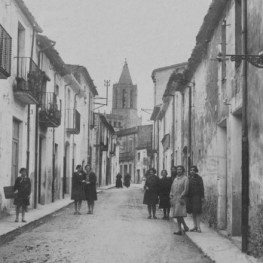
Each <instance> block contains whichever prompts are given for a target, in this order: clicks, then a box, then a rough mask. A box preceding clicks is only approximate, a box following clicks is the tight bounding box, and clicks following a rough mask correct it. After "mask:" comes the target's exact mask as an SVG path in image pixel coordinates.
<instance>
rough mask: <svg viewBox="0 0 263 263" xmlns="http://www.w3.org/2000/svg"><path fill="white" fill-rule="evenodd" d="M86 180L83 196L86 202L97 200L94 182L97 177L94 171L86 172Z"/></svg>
mask: <svg viewBox="0 0 263 263" xmlns="http://www.w3.org/2000/svg"><path fill="white" fill-rule="evenodd" d="M86 180H87V181H89V182H90V183H89V184H85V197H86V200H87V201H88V202H93V201H95V200H97V189H96V183H97V177H96V175H95V173H93V172H90V173H89V174H86Z"/></svg>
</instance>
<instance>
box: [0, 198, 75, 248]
mask: <svg viewBox="0 0 263 263" xmlns="http://www.w3.org/2000/svg"><path fill="white" fill-rule="evenodd" d="M72 204H73V201H72V202H70V203H69V204H67V205H65V206H62V207H60V208H58V209H57V210H55V211H52V212H51V213H49V214H46V215H44V216H42V217H40V218H37V219H35V220H33V221H31V222H29V223H27V224H25V225H23V226H19V227H17V228H15V229H14V230H11V231H10V232H8V233H6V234H3V235H1V236H0V246H2V245H4V244H6V243H7V242H10V241H12V240H13V239H14V238H15V237H16V236H18V235H20V234H22V233H23V232H25V231H28V230H31V229H33V228H35V227H38V226H40V225H41V224H43V223H45V222H46V221H47V220H48V219H49V218H50V217H52V216H53V215H54V214H55V213H58V212H59V211H61V210H63V209H65V208H67V207H68V206H70V205H72Z"/></svg>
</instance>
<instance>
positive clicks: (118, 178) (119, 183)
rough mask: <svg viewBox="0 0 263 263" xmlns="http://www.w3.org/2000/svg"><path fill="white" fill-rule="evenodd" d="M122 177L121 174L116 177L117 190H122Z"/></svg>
mask: <svg viewBox="0 0 263 263" xmlns="http://www.w3.org/2000/svg"><path fill="white" fill-rule="evenodd" d="M121 178H122V176H121V174H117V176H116V187H117V188H122V180H121Z"/></svg>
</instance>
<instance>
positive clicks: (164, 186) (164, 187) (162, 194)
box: [159, 177, 173, 208]
mask: <svg viewBox="0 0 263 263" xmlns="http://www.w3.org/2000/svg"><path fill="white" fill-rule="evenodd" d="M172 183H173V178H172V177H166V178H161V179H160V183H159V184H160V186H159V198H160V203H159V208H170V206H171V205H170V191H171V186H172Z"/></svg>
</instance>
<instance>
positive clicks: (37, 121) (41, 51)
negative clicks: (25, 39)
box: [34, 42, 55, 208]
mask: <svg viewBox="0 0 263 263" xmlns="http://www.w3.org/2000/svg"><path fill="white" fill-rule="evenodd" d="M54 45H55V42H52V44H51V45H50V46H48V47H46V48H43V49H41V50H39V51H38V67H39V68H40V53H43V51H44V50H46V49H48V48H51V47H53V46H54ZM41 88H42V86H41ZM40 94H41V95H42V90H41V91H40ZM41 95H40V97H41ZM38 128H39V105H38V104H36V120H35V178H34V189H35V191H34V208H37V191H36V189H37V183H38V180H37V179H38V178H37V176H38V172H37V169H38V139H39V137H38V135H39V134H38ZM39 176H40V174H39Z"/></svg>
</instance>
